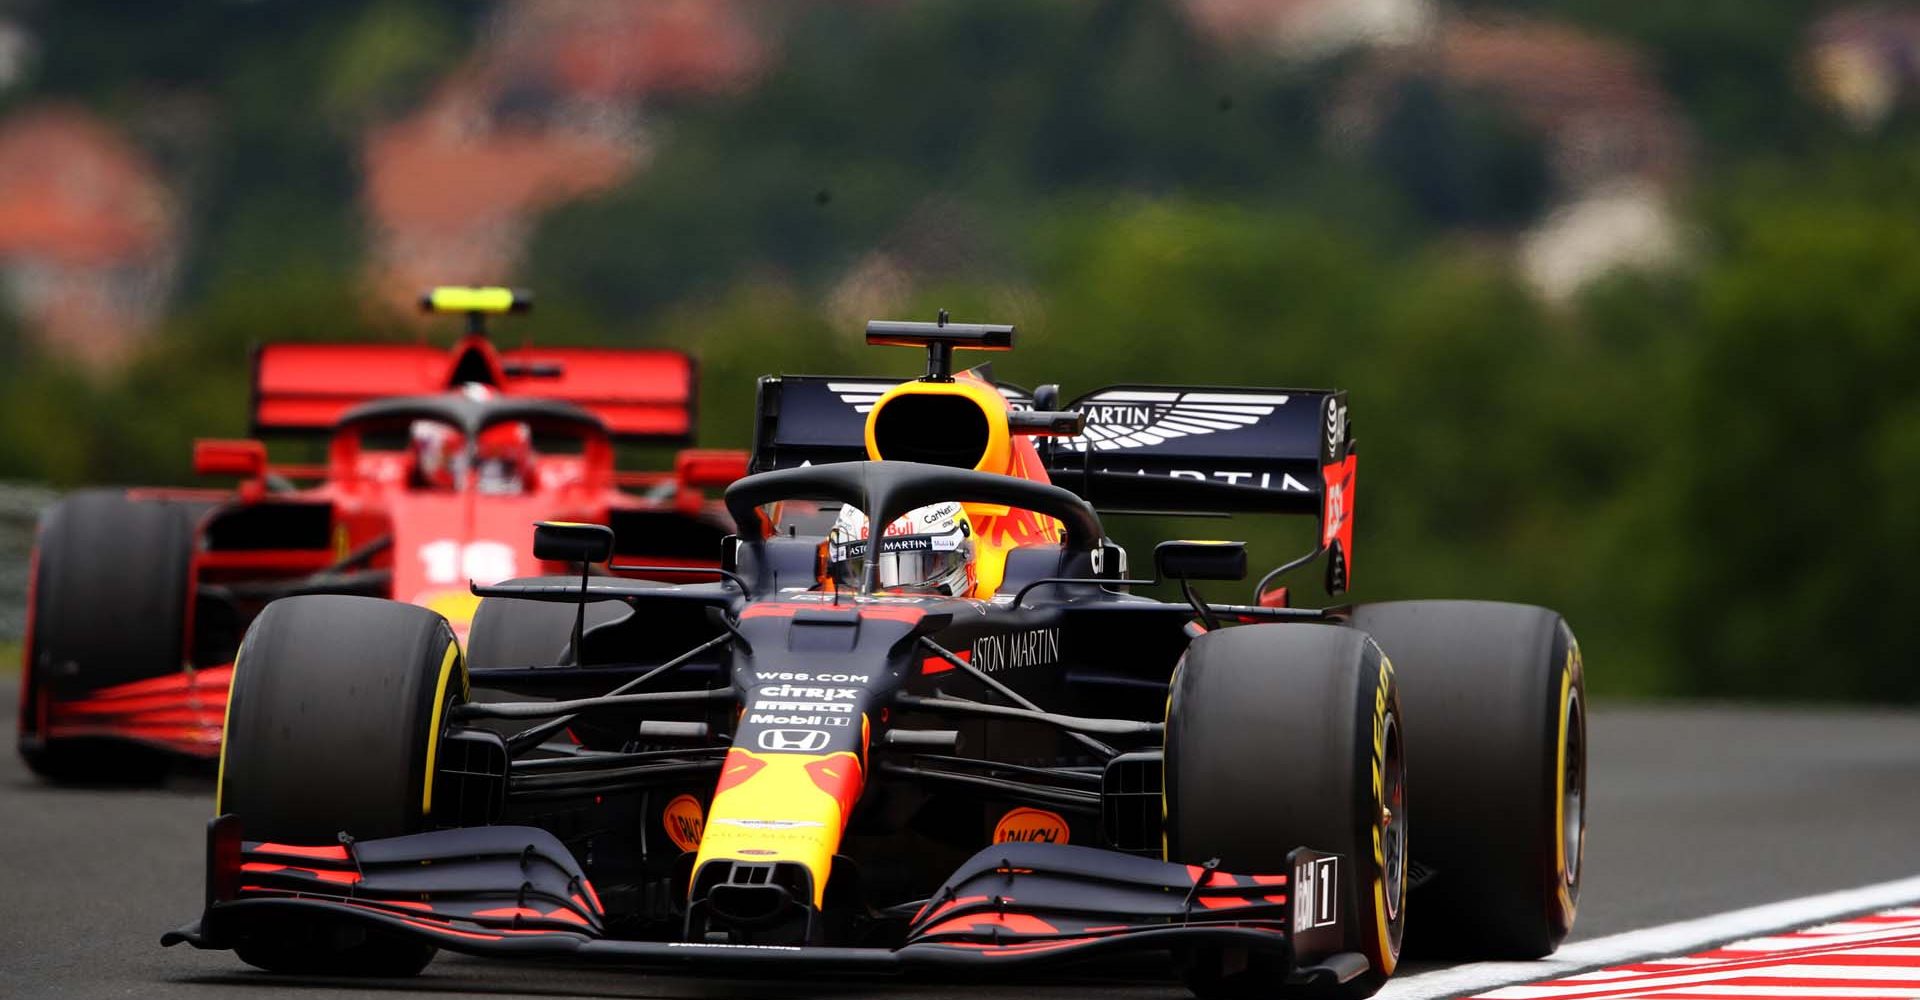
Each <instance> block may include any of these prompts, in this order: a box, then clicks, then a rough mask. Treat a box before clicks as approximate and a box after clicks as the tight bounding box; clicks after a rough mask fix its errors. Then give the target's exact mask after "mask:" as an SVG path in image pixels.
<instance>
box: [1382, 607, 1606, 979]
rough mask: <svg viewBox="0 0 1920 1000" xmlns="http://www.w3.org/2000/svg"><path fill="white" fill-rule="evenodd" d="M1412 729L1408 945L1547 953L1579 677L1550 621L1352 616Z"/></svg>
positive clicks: (1573, 805)
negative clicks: (1418, 871) (1413, 858)
mask: <svg viewBox="0 0 1920 1000" xmlns="http://www.w3.org/2000/svg"><path fill="white" fill-rule="evenodd" d="M1353 623H1354V625H1356V626H1357V627H1359V628H1363V629H1365V630H1366V631H1367V632H1368V633H1369V634H1371V635H1372V636H1373V637H1374V638H1375V639H1376V640H1378V641H1379V643H1380V646H1381V648H1383V649H1385V650H1386V651H1387V653H1388V655H1390V656H1392V657H1393V662H1394V663H1395V664H1396V665H1398V666H1399V668H1400V682H1401V688H1402V690H1401V697H1402V699H1404V701H1405V702H1406V706H1407V712H1408V713H1409V714H1410V715H1411V716H1412V717H1413V719H1414V724H1415V726H1416V727H1417V729H1416V731H1415V733H1414V738H1413V742H1412V746H1413V748H1414V754H1415V760H1416V763H1415V766H1414V774H1415V779H1416V780H1417V781H1419V783H1420V790H1421V800H1420V848H1419V852H1418V858H1419V860H1420V862H1421V864H1422V865H1424V866H1426V867H1428V868H1430V869H1431V870H1432V873H1433V874H1432V881H1431V882H1430V883H1429V884H1428V885H1426V886H1423V887H1422V888H1421V889H1420V890H1419V892H1418V895H1419V897H1420V906H1419V911H1420V916H1419V918H1418V919H1417V920H1416V921H1415V923H1414V927H1413V936H1412V939H1411V940H1412V943H1413V946H1414V948H1415V949H1416V950H1417V951H1419V952H1420V953H1422V954H1437V955H1445V956H1447V957H1452V958H1460V959H1468V960H1488V959H1529V958H1539V957H1541V956H1543V955H1547V954H1550V953H1551V952H1552V951H1553V950H1554V949H1555V948H1556V947H1558V946H1559V944H1560V942H1561V941H1562V940H1564V939H1565V938H1566V936H1567V934H1568V932H1569V931H1571V930H1572V929H1573V920H1574V915H1575V912H1576V908H1577V906H1578V905H1579V902H1580V877H1581V864H1580V862H1581V856H1582V855H1583V854H1584V853H1585V848H1586V836H1587V814H1586V775H1587V752H1586V751H1587V725H1586V720H1587V715H1586V681H1585V668H1584V665H1583V664H1582V662H1581V657H1580V644H1579V643H1578V642H1577V641H1575V639H1574V636H1573V631H1572V629H1570V628H1568V627H1567V623H1566V621H1565V620H1564V619H1562V618H1561V617H1560V616H1559V615H1558V614H1556V613H1555V612H1553V611H1551V610H1549V609H1547V608H1540V607H1532V606H1529V605H1523V604H1500V603H1495V602H1491V601H1393V602H1388V603H1381V604H1362V605H1359V606H1357V607H1355V608H1354V611H1353Z"/></svg>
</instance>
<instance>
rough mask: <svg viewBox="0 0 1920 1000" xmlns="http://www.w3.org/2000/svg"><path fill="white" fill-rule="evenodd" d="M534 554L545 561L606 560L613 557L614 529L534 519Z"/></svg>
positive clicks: (574, 522)
mask: <svg viewBox="0 0 1920 1000" xmlns="http://www.w3.org/2000/svg"><path fill="white" fill-rule="evenodd" d="M533 557H534V558H535V559H539V560H542V561H545V562H569V563H575V562H577V563H603V562H606V561H607V560H608V559H611V558H613V529H612V528H609V527H607V526H606V525H604V524H581V523H579V522H577V521H536V522H534V525H533Z"/></svg>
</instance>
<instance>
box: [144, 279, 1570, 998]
mask: <svg viewBox="0 0 1920 1000" xmlns="http://www.w3.org/2000/svg"><path fill="white" fill-rule="evenodd" d="M942 320H943V321H942V322H941V323H940V324H932V323H879V322H876V323H873V324H870V325H869V327H868V340H869V342H872V343H880V344H892V345H918V346H924V347H925V348H926V349H927V351H928V368H927V373H926V375H925V377H923V378H920V379H917V380H914V381H910V382H906V383H901V384H893V383H891V382H888V381H886V380H875V379H857V378H854V379H838V378H813V377H802V378H792V377H788V378H771V377H770V378H767V379H765V380H763V381H762V383H761V389H760V396H759V417H760V422H759V429H758V435H757V437H756V441H755V447H754V454H753V462H754V467H755V468H758V469H762V470H765V471H761V472H759V473H758V474H755V475H751V476H748V477H746V478H744V479H741V480H739V481H738V482H735V483H734V484H733V485H732V486H730V487H729V488H728V489H727V491H726V496H725V502H726V507H727V511H728V514H729V517H730V518H731V520H732V526H733V534H732V536H731V537H730V538H729V539H728V540H727V541H726V543H725V544H724V547H723V549H722V553H721V555H720V557H719V566H718V568H716V569H713V570H708V571H706V572H707V573H708V574H709V575H711V576H712V577H713V578H714V579H712V580H711V581H697V582H688V583H683V584H680V585H676V586H662V585H660V584H658V583H653V582H646V581H638V580H628V579H620V578H615V577H609V576H605V575H588V574H587V573H586V572H585V567H587V566H590V565H592V564H596V563H599V562H601V561H604V560H607V559H609V558H611V557H613V556H615V555H616V554H617V552H618V551H619V547H618V544H617V541H616V538H617V535H616V533H612V532H609V531H608V530H607V529H606V528H605V527H603V526H598V525H583V524H555V523H549V524H543V525H540V526H539V527H538V528H537V529H536V531H535V541H534V545H535V548H536V550H537V551H538V552H539V553H540V554H541V557H542V558H543V559H546V560H549V561H570V562H572V563H574V564H575V565H576V566H578V567H580V569H577V570H575V571H573V572H572V573H570V574H569V575H565V576H559V575H556V576H553V577H550V578H547V579H544V580H539V581H524V582H515V583H504V584H495V585H491V586H486V585H482V586H476V587H475V592H476V593H479V594H482V595H484V597H485V600H484V601H483V602H482V604H481V606H480V609H479V612H478V617H477V619H476V626H475V627H476V629H478V628H481V627H499V628H502V629H503V630H505V631H508V632H512V633H514V634H516V635H523V636H526V637H527V638H528V641H529V642H532V641H534V639H535V638H537V639H538V641H539V642H540V643H541V644H543V646H544V648H545V649H546V650H548V651H550V655H549V657H548V661H549V662H547V663H545V664H542V665H539V666H532V667H528V666H523V665H500V664H494V663H489V662H483V661H482V659H481V657H480V656H478V655H475V656H473V657H471V658H469V659H467V660H463V659H462V657H461V654H460V648H459V645H458V643H457V642H456V641H455V639H454V635H453V630H452V629H451V627H450V626H449V625H448V624H447V622H446V621H444V620H443V619H442V618H441V617H440V616H438V615H437V614H435V613H434V612H433V611H432V610H431V609H428V608H423V607H415V606H407V605H403V604H398V603H394V602H389V601H378V600H369V599H366V598H357V597H337V596H334V597H293V598H288V599H285V600H282V601H278V602H276V603H274V604H273V605H272V606H270V607H269V608H268V609H267V611H266V613H265V614H263V615H262V616H261V617H260V618H258V619H257V620H256V621H255V622H254V624H253V627H252V629H251V630H250V631H249V633H248V635H247V639H246V645H245V649H244V651H243V653H242V655H241V657H240V661H239V664H238V666H237V667H236V676H235V681H234V691H233V698H232V701H231V715H230V717H229V719H228V727H227V743H226V755H225V759H224V762H223V769H222V774H221V777H220V782H219V804H218V806H217V809H216V812H217V813H218V816H217V818H216V819H214V820H213V821H212V822H211V824H210V827H209V832H208V837H209V840H208V853H207V859H208V870H207V895H206V909H205V911H204V913H203V914H202V915H201V917H200V919H199V920H198V921H196V922H195V923H193V924H191V925H190V926H188V927H185V928H182V929H180V930H178V931H175V932H173V933H170V934H168V935H167V936H166V937H165V939H164V942H165V943H168V944H173V943H178V942H189V943H191V944H193V945H195V946H197V947H201V948H231V949H234V950H235V951H236V952H238V954H239V957H240V958H241V959H242V960H244V961H246V962H248V963H251V964H253V965H255V966H258V967H261V968H264V969H268V970H274V971H280V972H289V973H305V972H327V973H336V974H337V973H341V972H349V971H357V972H363V973H376V974H393V975H402V974H410V973H412V972H415V971H418V970H419V969H421V968H423V967H424V966H425V965H426V964H427V963H428V962H429V961H430V960H431V958H432V956H433V955H434V953H435V951H436V949H438V948H447V949H451V950H453V951H458V952H464V953H469V954H475V955H485V956H499V957H527V958H540V959H548V960H552V959H570V960H577V961H583V962H600V963H615V964H629V965H641V966H647V965H653V966H667V967H681V968H688V969H713V970H722V971H725V972H726V973H728V974H735V975H737V974H742V973H751V972H754V971H755V970H766V971H772V970H782V971H784V970H794V969H798V970H813V971H826V972H834V971H855V970H868V971H911V970H928V969H944V970H967V971H972V972H986V973H991V972H994V971H1001V970H1012V969H1016V968H1024V967H1028V966H1031V965H1040V964H1044V963H1052V962H1061V961H1067V960H1072V959H1082V958H1089V957H1094V956H1108V955H1114V954H1118V953H1127V954H1132V953H1136V952H1153V951H1163V952H1166V953H1169V954H1170V955H1171V956H1172V957H1173V959H1174V963H1175V967H1176V968H1177V969H1178V971H1179V973H1180V975H1181V976H1182V977H1183V978H1184V979H1185V981H1186V982H1187V983H1188V984H1189V986H1190V987H1191V988H1192V989H1193V990H1194V992H1195V993H1196V994H1198V995H1200V996H1202V997H1240V996H1252V995H1255V994H1259V993H1272V992H1276V991H1279V990H1281V989H1283V988H1288V987H1297V988H1300V989H1305V990H1309V991H1314V992H1324V993H1328V994H1332V995H1338V996H1356V997H1357V996H1364V995H1366V994H1369V993H1371V992H1373V991H1374V990H1375V989H1377V988H1378V987H1379V986H1380V984H1381V983H1382V982H1383V981H1384V980H1385V978H1386V977H1387V976H1388V975H1389V974H1391V973H1392V971H1393V969H1394V966H1395V963H1396V962H1397V961H1398V960H1399V956H1400V953H1401V946H1402V942H1403V940H1405V939H1406V934H1407V928H1408V926H1409V925H1408V924H1407V921H1408V919H1409V913H1412V914H1415V916H1414V919H1415V920H1416V921H1417V923H1416V924H1414V925H1413V927H1414V930H1413V932H1412V933H1413V935H1414V939H1415V940H1420V941H1424V942H1426V943H1428V944H1430V945H1432V946H1434V947H1435V948H1436V949H1438V948H1450V949H1451V950H1452V952H1453V953H1454V954H1456V955H1460V956H1463V957H1487V958H1491V957H1527V956H1539V955H1544V954H1546V953H1548V952H1550V951H1552V950H1553V949H1554V947H1555V946H1556V945H1557V944H1558V942H1559V941H1560V940H1561V939H1562V938H1563V937H1564V936H1565V935H1566V934H1567V932H1568V930H1569V928H1570V926H1571V924H1572V922H1573V918H1574V908H1575V904H1576V902H1577V899H1578V896H1579V890H1580V859H1581V852H1582V845H1583V843H1584V838H1585V813H1584V810H1583V808H1582V803H1583V793H1584V784H1585V777H1584V776H1585V745H1586V741H1585V721H1584V720H1585V715H1584V694H1583V686H1582V667H1581V661H1580V655H1579V648H1578V646H1577V645H1576V643H1575V641H1574V637H1573V635H1572V633H1571V631H1570V630H1569V629H1568V628H1567V626H1566V624H1565V622H1563V621H1562V620H1561V618H1560V617H1559V616H1558V615H1556V614H1554V613H1553V612H1551V611H1548V610H1546V609H1543V608H1536V607H1527V606H1520V605H1507V604H1489V603H1476V602H1460V601H1421V602H1397V603H1384V604H1363V605H1358V606H1351V607H1345V608H1337V609H1326V610H1316V609H1307V608H1296V607H1288V606H1277V605H1279V604H1280V602H1278V601H1276V600H1273V599H1268V600H1266V601H1259V600H1256V601H1255V602H1254V603H1250V604H1221V603H1215V602H1210V601H1207V600H1205V599H1203V598H1201V597H1200V596H1199V595H1197V594H1196V592H1195V591H1194V590H1193V588H1192V582H1193V581H1197V580H1241V579H1244V578H1245V577H1246V575H1247V558H1246V550H1245V547H1244V546H1243V545H1242V544H1241V543H1238V542H1189V541H1170V542H1164V543H1161V544H1160V545H1159V546H1158V547H1157V548H1156V549H1155V551H1154V554H1153V568H1154V573H1153V577H1154V580H1163V581H1178V582H1179V583H1180V585H1181V588H1182V591H1183V593H1184V594H1185V595H1186V600H1185V601H1184V602H1175V603H1164V602H1160V601H1155V600H1151V599H1148V598H1146V597H1144V596H1140V595H1136V594H1133V593H1130V592H1129V588H1130V587H1133V586H1137V585H1141V584H1145V583H1150V582H1153V581H1151V580H1142V579H1135V578H1133V577H1130V576H1129V572H1128V568H1127V556H1126V553H1125V552H1124V551H1123V550H1122V549H1121V548H1120V547H1118V546H1117V545H1115V544H1114V543H1113V542H1112V541H1111V540H1110V539H1109V538H1108V537H1107V533H1106V531H1105V529H1104V528H1103V525H1102V520H1101V516H1100V514H1099V511H1098V507H1111V508H1115V509H1129V510H1138V509H1148V510H1156V511H1186V512H1192V511H1200V510H1205V511H1223V510H1232V511H1242V512H1254V511H1269V512H1282V513H1284V512H1297V513H1306V514H1312V515H1314V516H1316V517H1317V518H1318V519H1319V520H1320V524H1321V531H1320V533H1319V535H1318V538H1319V544H1318V545H1317V546H1316V547H1315V550H1314V552H1313V553H1311V554H1309V555H1308V556H1305V557H1303V558H1302V559H1300V560H1295V561H1294V562H1293V563H1290V564H1288V566H1299V565H1304V564H1305V562H1306V561H1307V560H1308V559H1312V558H1317V557H1325V558H1327V559H1328V563H1329V581H1330V583H1331V584H1332V586H1333V589H1335V590H1339V589H1341V588H1344V586H1345V584H1346V577H1347V574H1348V572H1349V571H1350V567H1351V565H1352V540H1353V534H1352V528H1353V520H1352V518H1353V513H1352V506H1351V504H1352V498H1353V488H1354V473H1355V457H1354V450H1353V444H1352V442H1351V440H1350V439H1349V438H1348V436H1347V427H1348V423H1347V408H1346V400H1345V396H1344V394H1343V393H1339V392H1326V391H1316V390H1270V389H1225V388H1150V387H1144V386H1127V387H1117V388H1110V389H1102V390H1099V391H1097V392H1095V393H1092V394H1090V395H1088V396H1086V397H1083V398H1081V399H1080V400H1077V401H1075V402H1074V403H1072V404H1070V405H1068V406H1066V407H1058V405H1057V400H1058V392H1057V390H1056V389H1055V388H1053V387H1050V386H1049V387H1042V388H1041V389H1040V390H1037V391H1035V392H1033V393H1027V392H1025V391H1024V390H1020V389H1018V388H1017V387H1013V386H1007V385H996V384H994V383H993V382H992V381H991V379H990V378H989V377H988V376H987V375H986V374H985V373H984V372H983V371H982V370H980V369H976V370H974V371H969V372H962V373H959V374H957V375H956V374H953V373H952V369H951V359H952V352H953V351H954V350H955V349H966V348H976V349H977V348H1001V349H1005V348H1008V347H1010V346H1011V344H1012V338H1013V329H1012V328H1011V327H1006V326H985V325H958V324H947V323H945V322H944V315H943V317H942ZM822 504H824V505H825V506H824V507H822V506H819V505H822ZM834 509H838V511H839V516H838V517H837V518H836V519H835V521H834V523H833V526H832V528H831V530H830V531H828V532H826V533H825V534H820V533H811V534H810V533H807V532H806V531H803V530H802V524H803V523H804V524H807V525H812V526H817V525H818V523H819V519H818V516H817V514H818V512H820V511H823V510H834ZM795 512H799V514H796V513H795ZM963 515H964V516H963ZM867 525H871V527H866V526H867ZM849 526H851V527H849ZM955 552H963V553H966V554H967V559H966V561H965V563H964V565H965V566H966V567H967V569H968V572H967V573H965V574H962V575H959V576H955V575H952V574H950V573H949V570H951V569H952V568H953V566H954V564H953V563H952V562H951V561H950V560H948V559H946V558H945V556H949V555H951V554H952V553H955ZM909 566H922V567H932V568H933V569H934V570H935V571H937V572H939V573H942V574H947V575H945V576H943V577H942V579H950V580H959V581H961V582H959V583H956V584H948V583H942V584H941V589H942V590H944V591H948V592H931V591H928V590H925V589H916V586H915V585H914V584H913V580H912V579H909V578H908V577H907V575H906V573H907V567H909ZM615 568H620V567H619V566H618V565H616V567H615ZM627 568H628V569H629V570H630V571H634V572H651V569H650V568H648V567H627ZM1286 568H1288V567H1282V569H1286ZM1272 575H1273V574H1269V577H1270V578H1271V577H1272ZM915 579H922V580H924V579H930V577H926V576H921V577H917V578H915ZM1265 582H1267V581H1263V584H1264V583H1265ZM554 608H560V609H564V610H566V611H568V612H570V613H571V614H570V615H569V616H568V617H564V618H558V619H557V618H556V617H555V616H554V615H553V614H552V609H554ZM483 690H484V691H485V692H486V694H487V697H486V698H485V699H482V697H481V694H482V692H483ZM376 693H377V694H376ZM1410 790H1411V797H1410ZM1410 908H1411V909H1410Z"/></svg>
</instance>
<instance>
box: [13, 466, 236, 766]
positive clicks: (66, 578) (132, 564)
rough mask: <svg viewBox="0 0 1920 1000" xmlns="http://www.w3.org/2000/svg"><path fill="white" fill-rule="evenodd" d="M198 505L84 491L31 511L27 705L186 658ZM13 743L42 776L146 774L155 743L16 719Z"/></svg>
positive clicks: (156, 756) (156, 757)
mask: <svg viewBox="0 0 1920 1000" xmlns="http://www.w3.org/2000/svg"><path fill="white" fill-rule="evenodd" d="M204 509H205V505H201V504H184V503H177V502H173V501H165V500H142V501H136V500H131V499H128V497H127V495H126V493H125V492H124V491H122V490H84V491H81V492H78V493H74V494H72V495H71V496H68V497H67V498H66V499H64V500H62V501H60V503H58V504H56V505H55V506H54V507H53V508H52V509H51V510H49V511H48V512H47V514H46V517H45V519H44V520H43V521H42V522H41V528H40V537H39V546H38V549H37V550H36V553H35V580H34V581H33V600H32V603H31V605H30V606H29V608H28V611H27V614H28V621H29V623H30V624H29V627H28V632H29V635H30V636H31V640H32V648H31V649H29V650H28V652H27V677H26V679H25V694H26V699H25V701H26V704H25V705H23V712H22V719H23V720H28V719H30V718H31V713H34V712H36V711H37V710H38V706H39V702H40V699H56V700H59V699H68V698H82V697H85V696H86V695H87V694H88V693H89V692H92V691H97V690H99V689H101V688H105V687H111V686H113V685H116V684H125V683H128V682H130V681H137V680H144V679H147V678H150V677H161V676H165V675H167V674H172V673H178V672H179V671H180V670H181V669H182V667H183V666H184V663H185V658H186V654H185V649H186V639H187V637H186V624H187V589H188V579H187V578H188V574H189V573H190V572H191V571H192V570H191V563H192V559H193V533H194V523H195V520H196V519H197V518H198V516H199V514H200V512H201V511H202V510H204ZM20 750H21V754H22V756H24V757H25V758H26V763H27V766H28V767H29V768H31V769H33V771H34V772H35V773H37V774H39V775H41V776H43V777H46V778H49V779H51V780H55V781H71V782H109V781H111V782H146V781H153V780H156V779H158V778H159V777H161V776H162V775H163V774H164V773H165V771H166V767H167V757H166V755H165V754H164V753H162V752H161V751H160V750H158V749H155V748H148V747H143V746H141V745H139V744H137V743H133V742H130V741H128V740H123V739H57V740H46V739H42V738H39V736H38V734H31V733H30V732H29V730H28V726H26V725H23V726H22V727H21V746H20Z"/></svg>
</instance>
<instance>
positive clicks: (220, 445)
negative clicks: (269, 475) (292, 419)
mask: <svg viewBox="0 0 1920 1000" xmlns="http://www.w3.org/2000/svg"><path fill="white" fill-rule="evenodd" d="M193 471H194V472H195V473H196V474H198V475H202V476H239V477H240V478H241V479H258V478H259V477H260V476H261V475H262V474H263V473H265V472H266V471H267V446H266V445H264V444H261V443H260V442H258V441H251V440H240V441H221V440H205V439H203V440H200V441H195V442H194V443H193Z"/></svg>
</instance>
